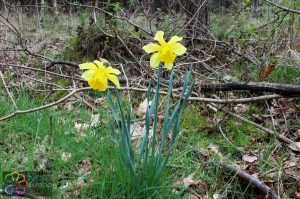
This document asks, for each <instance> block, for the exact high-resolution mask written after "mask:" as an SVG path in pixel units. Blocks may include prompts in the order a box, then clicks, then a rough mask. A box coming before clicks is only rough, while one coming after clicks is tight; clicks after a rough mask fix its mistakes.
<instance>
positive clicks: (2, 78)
mask: <svg viewBox="0 0 300 199" xmlns="http://www.w3.org/2000/svg"><path fill="white" fill-rule="evenodd" d="M0 77H1V80H2V83H3V86H4V88H5V90H6V92H7V95H8V97H9V99H10V101H11V102H12V103H13V106H14V107H15V109H16V110H18V107H17V105H16V102H15V100H14V98H13V96H12V94H11V93H10V92H9V90H8V87H7V85H6V82H5V79H4V77H3V73H2V71H0Z"/></svg>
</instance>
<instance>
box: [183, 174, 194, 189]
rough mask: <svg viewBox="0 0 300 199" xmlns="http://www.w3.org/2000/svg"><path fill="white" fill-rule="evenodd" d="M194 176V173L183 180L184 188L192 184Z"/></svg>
mask: <svg viewBox="0 0 300 199" xmlns="http://www.w3.org/2000/svg"><path fill="white" fill-rule="evenodd" d="M194 175H195V172H194V173H192V174H191V175H189V176H188V177H186V178H184V179H183V185H184V186H186V187H188V186H190V185H191V184H193V183H194V180H193V178H194Z"/></svg>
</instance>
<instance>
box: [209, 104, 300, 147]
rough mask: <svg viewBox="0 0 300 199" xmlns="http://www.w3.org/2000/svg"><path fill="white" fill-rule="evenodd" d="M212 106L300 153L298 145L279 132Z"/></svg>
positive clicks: (214, 105)
mask: <svg viewBox="0 0 300 199" xmlns="http://www.w3.org/2000/svg"><path fill="white" fill-rule="evenodd" d="M210 105H211V106H213V107H215V108H217V109H218V110H221V111H222V112H224V113H226V114H228V115H231V116H233V117H236V118H238V119H240V120H242V121H243V122H246V123H248V124H251V125H253V126H255V127H256V128H258V129H260V130H262V131H264V132H266V133H268V134H270V135H273V136H276V137H277V138H278V139H280V140H281V141H283V142H285V143H287V144H291V145H293V146H295V147H296V148H298V149H299V151H300V148H299V147H298V146H297V145H296V143H295V142H293V141H292V140H290V139H288V138H287V137H285V136H284V135H281V134H279V133H277V132H275V131H272V130H270V129H268V128H265V127H263V126H261V125H259V124H256V123H255V122H252V121H250V120H248V119H246V118H243V117H242V116H240V115H237V114H235V113H232V112H230V111H228V110H226V109H225V108H222V107H220V106H217V105H216V104H213V103H211V104H210Z"/></svg>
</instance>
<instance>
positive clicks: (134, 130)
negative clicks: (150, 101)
mask: <svg viewBox="0 0 300 199" xmlns="http://www.w3.org/2000/svg"><path fill="white" fill-rule="evenodd" d="M149 131H150V132H149V136H148V138H151V137H152V136H153V129H152V128H150V129H149ZM145 133H146V127H145V125H144V122H135V123H133V124H131V140H134V139H136V138H141V137H144V135H145Z"/></svg>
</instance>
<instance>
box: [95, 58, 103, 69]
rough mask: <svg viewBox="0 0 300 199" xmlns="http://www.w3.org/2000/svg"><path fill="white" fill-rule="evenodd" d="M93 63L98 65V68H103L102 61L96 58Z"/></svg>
mask: <svg viewBox="0 0 300 199" xmlns="http://www.w3.org/2000/svg"><path fill="white" fill-rule="evenodd" d="M94 63H95V64H96V65H97V66H98V68H104V66H103V62H100V61H98V60H95V61H94Z"/></svg>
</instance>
